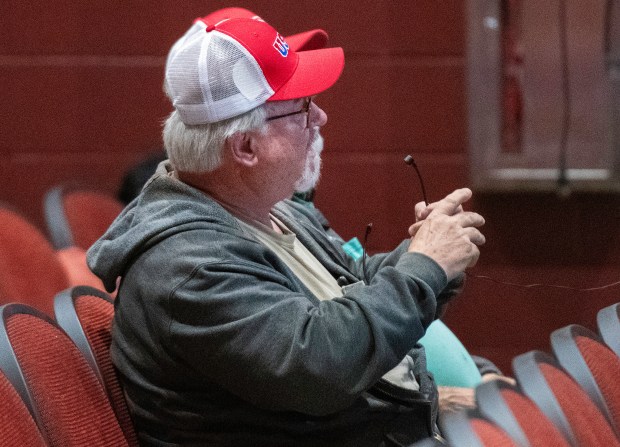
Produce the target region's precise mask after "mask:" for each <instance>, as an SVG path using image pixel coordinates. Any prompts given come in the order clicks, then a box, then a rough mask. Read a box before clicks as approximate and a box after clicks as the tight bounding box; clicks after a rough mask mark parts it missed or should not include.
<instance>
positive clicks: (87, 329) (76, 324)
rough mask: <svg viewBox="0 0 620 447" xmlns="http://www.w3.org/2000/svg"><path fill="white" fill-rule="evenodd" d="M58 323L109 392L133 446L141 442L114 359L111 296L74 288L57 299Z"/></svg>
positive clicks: (117, 415) (63, 292)
mask: <svg viewBox="0 0 620 447" xmlns="http://www.w3.org/2000/svg"><path fill="white" fill-rule="evenodd" d="M54 314H55V315H56V321H57V322H58V324H59V325H60V327H62V328H63V329H64V330H65V332H66V333H67V335H68V336H69V337H70V338H71V339H72V340H73V342H74V343H75V345H76V346H77V347H78V348H79V349H80V351H81V352H82V354H83V355H84V357H85V358H86V359H87V360H88V362H89V363H90V365H91V367H92V368H93V369H94V371H95V372H96V374H97V376H98V378H99V380H100V382H101V384H102V385H103V387H104V389H105V390H106V392H107V394H108V397H109V399H110V402H111V403H112V407H113V409H114V413H115V414H116V417H117V419H118V421H119V424H120V426H121V428H122V430H123V433H125V438H126V439H127V442H128V443H129V445H130V446H137V445H138V439H137V436H136V433H135V430H134V426H133V422H132V420H131V417H130V414H129V409H128V407H127V402H126V400H125V395H124V393H123V389H122V387H121V384H120V381H119V379H118V375H117V372H116V369H115V368H114V365H113V364H112V359H111V358H110V345H111V343H112V320H113V318H114V300H113V299H112V297H111V296H109V295H108V294H106V293H104V292H102V291H100V290H98V289H95V288H93V287H88V286H79V287H72V288H70V289H67V290H64V291H62V292H61V293H59V294H58V295H57V296H56V298H55V300H54Z"/></svg>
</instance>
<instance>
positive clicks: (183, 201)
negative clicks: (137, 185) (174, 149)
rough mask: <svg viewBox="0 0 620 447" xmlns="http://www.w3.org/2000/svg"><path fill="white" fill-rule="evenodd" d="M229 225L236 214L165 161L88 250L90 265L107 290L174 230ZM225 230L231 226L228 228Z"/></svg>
mask: <svg viewBox="0 0 620 447" xmlns="http://www.w3.org/2000/svg"><path fill="white" fill-rule="evenodd" d="M214 225H215V226H218V225H221V226H224V227H234V228H235V230H234V231H239V232H242V230H241V228H240V227H239V225H238V223H237V222H236V220H235V219H234V218H233V217H232V216H231V215H230V214H229V213H228V212H227V211H226V210H225V209H224V208H222V207H221V205H219V204H218V203H217V202H215V201H214V200H213V199H211V198H210V197H208V196H207V195H205V194H204V193H202V192H201V191H199V190H197V189H195V188H193V187H191V186H189V185H187V184H185V183H183V182H181V181H180V180H178V179H177V178H176V177H175V176H174V174H173V172H172V171H171V167H170V165H169V163H168V161H164V162H162V163H160V165H159V166H158V168H157V171H156V173H155V174H154V175H153V177H151V179H150V180H149V181H148V182H147V184H146V185H145V186H144V189H143V190H142V193H141V194H140V195H139V196H138V197H137V198H136V199H135V200H133V201H132V202H131V203H130V204H129V205H127V207H126V208H125V209H124V210H123V212H122V213H121V214H120V215H119V216H118V217H117V218H116V220H115V221H114V222H113V223H112V225H110V228H108V230H107V231H106V233H105V234H104V235H103V236H102V237H101V238H100V239H99V240H98V241H97V242H95V243H94V244H93V246H92V247H90V249H89V250H88V253H87V262H88V266H89V267H90V269H91V270H92V271H93V272H94V273H95V274H96V275H97V276H98V277H99V278H101V280H102V281H103V285H104V286H105V288H106V290H107V291H108V292H113V291H114V290H115V289H116V285H117V279H118V278H119V277H120V276H123V274H124V272H125V270H126V269H127V268H128V267H129V265H131V263H132V261H133V260H134V259H135V258H137V257H138V256H140V255H141V254H142V253H144V252H145V251H146V250H148V249H149V248H151V247H152V246H153V245H155V244H157V243H159V242H161V241H162V240H163V239H166V238H168V237H170V236H172V235H174V234H178V233H180V232H183V231H189V230H195V229H197V228H200V227H202V226H204V227H205V228H211V229H213V228H214ZM227 231H231V230H230V228H229V229H228V230H227Z"/></svg>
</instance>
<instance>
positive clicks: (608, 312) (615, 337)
mask: <svg viewBox="0 0 620 447" xmlns="http://www.w3.org/2000/svg"><path fill="white" fill-rule="evenodd" d="M596 324H597V326H598V332H599V334H601V338H602V339H603V340H604V341H605V344H606V345H607V346H609V347H610V348H611V350H612V351H614V352H615V353H616V355H617V356H618V357H620V303H616V304H612V305H611V306H607V307H605V308H603V309H601V310H599V311H598V314H597V315H596Z"/></svg>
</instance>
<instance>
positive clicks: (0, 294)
mask: <svg viewBox="0 0 620 447" xmlns="http://www.w3.org/2000/svg"><path fill="white" fill-rule="evenodd" d="M67 287H69V282H68V278H67V276H66V274H65V271H64V269H63V267H62V265H61V262H60V261H59V260H58V258H57V257H56V254H55V252H54V249H53V247H52V246H51V244H50V243H49V241H48V240H47V239H46V238H45V235H44V234H43V233H42V232H41V231H40V230H39V229H38V228H37V227H35V226H34V225H33V224H31V223H30V222H29V221H28V220H27V219H26V218H25V217H24V216H23V215H21V214H20V213H19V212H18V211H16V210H14V209H12V208H11V207H10V206H9V205H6V204H0V304H4V303H8V302H20V303H25V304H29V305H31V306H34V307H36V308H37V309H39V310H41V311H43V312H46V313H47V314H48V315H51V314H52V312H53V302H54V296H55V295H56V294H57V293H58V292H59V291H61V290H63V289H66V288H67Z"/></svg>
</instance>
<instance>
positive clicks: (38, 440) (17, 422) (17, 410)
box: [0, 371, 45, 447]
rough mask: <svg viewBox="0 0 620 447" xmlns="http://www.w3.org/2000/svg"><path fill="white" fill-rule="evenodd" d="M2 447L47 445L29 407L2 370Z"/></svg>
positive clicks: (42, 446)
mask: <svg viewBox="0 0 620 447" xmlns="http://www.w3.org/2000/svg"><path fill="white" fill-rule="evenodd" d="M0 396H2V398H1V399H0V447H14V446H28V447H45V441H44V440H43V437H42V436H41V432H40V431H39V428H38V427H37V424H36V423H35V421H34V419H33V418H32V415H31V414H30V412H29V411H28V407H26V404H25V403H24V401H23V400H22V398H21V397H20V396H19V394H18V393H17V390H15V388H13V385H11V382H9V379H7V378H6V376H5V375H4V374H3V373H2V372H1V371H0Z"/></svg>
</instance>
